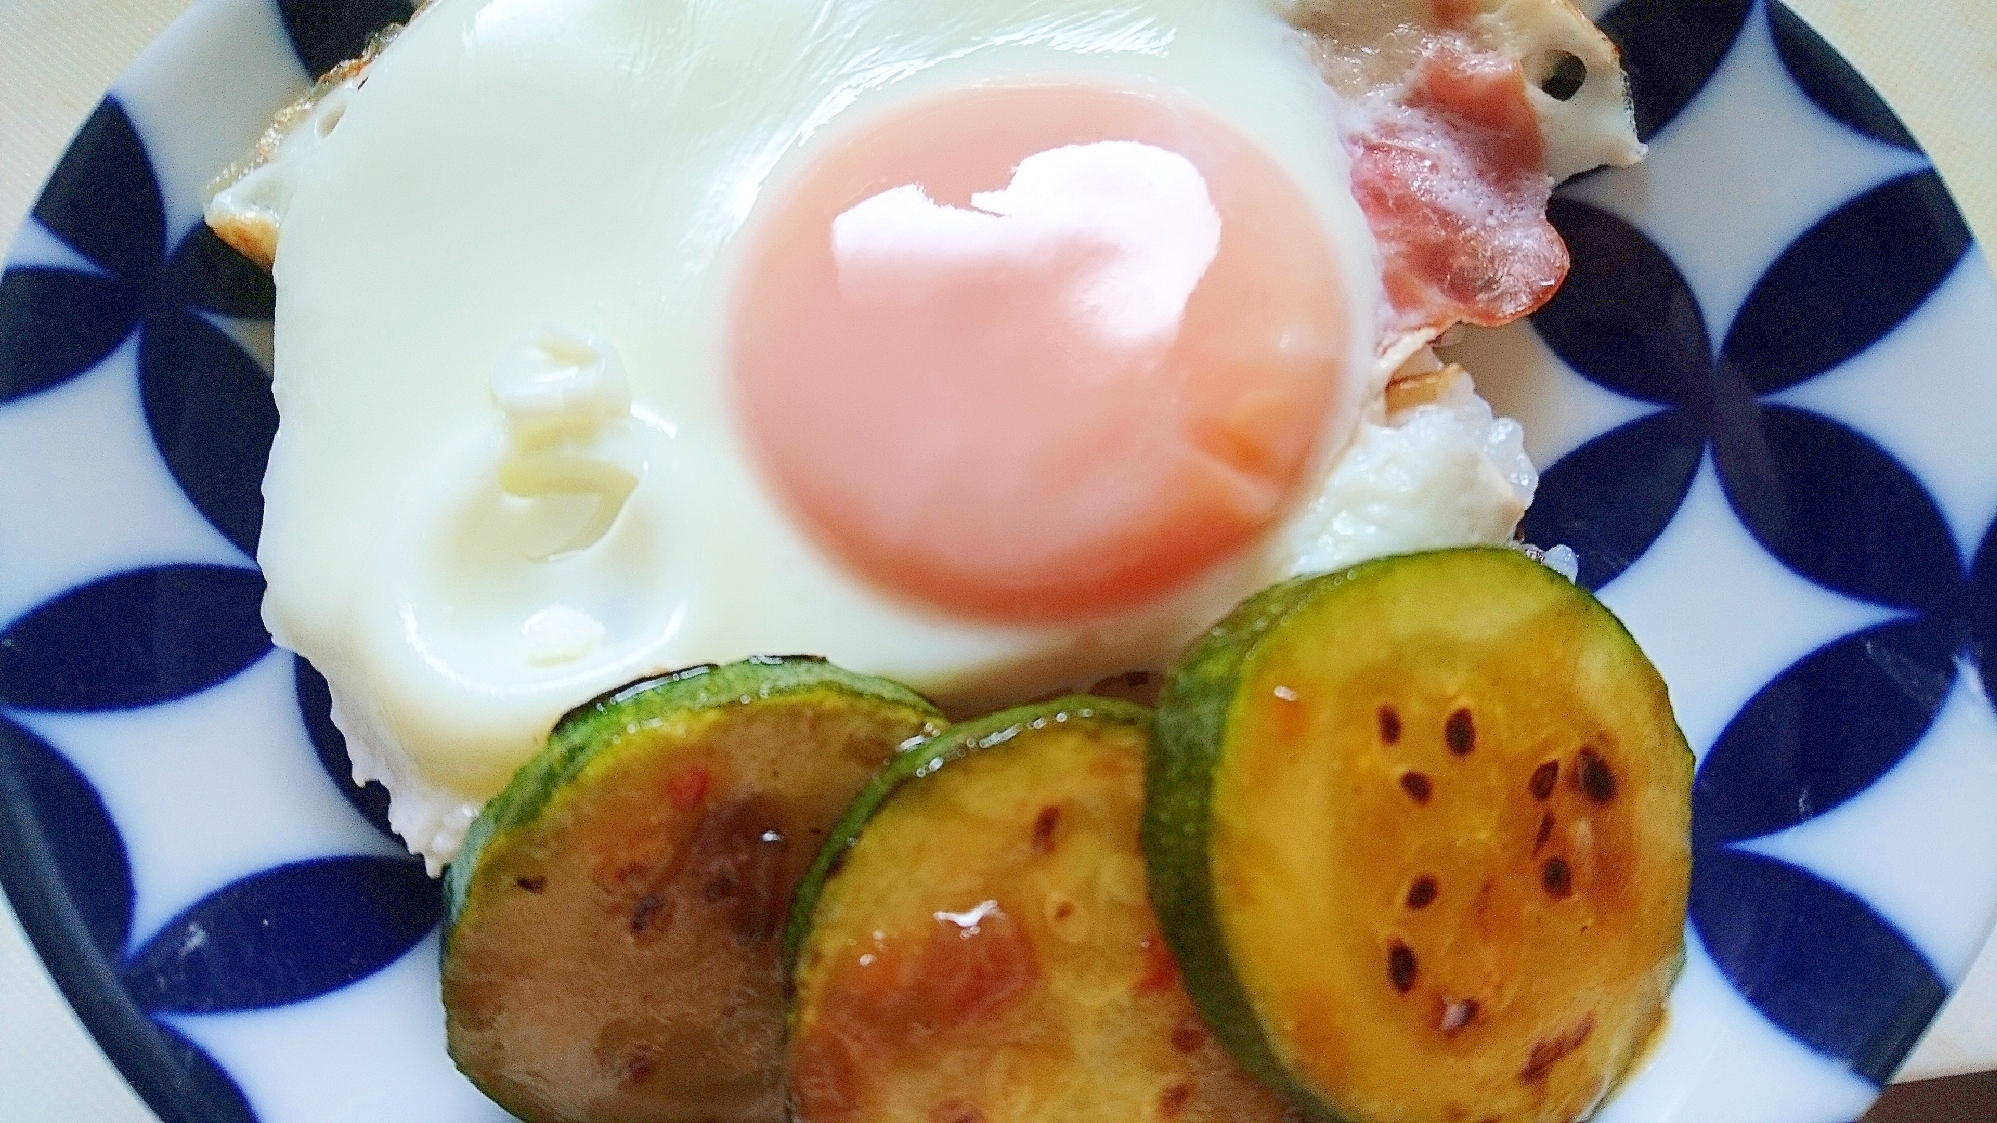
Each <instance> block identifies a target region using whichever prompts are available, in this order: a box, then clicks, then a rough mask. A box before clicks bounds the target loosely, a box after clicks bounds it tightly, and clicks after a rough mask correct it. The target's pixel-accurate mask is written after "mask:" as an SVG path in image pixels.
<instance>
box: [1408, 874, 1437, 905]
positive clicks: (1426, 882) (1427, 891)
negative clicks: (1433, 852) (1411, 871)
mask: <svg viewBox="0 0 1997 1123" xmlns="http://www.w3.org/2000/svg"><path fill="white" fill-rule="evenodd" d="M1435 894H1436V887H1435V879H1434V878H1433V877H1430V876H1429V875H1427V874H1423V875H1421V876H1420V877H1418V878H1415V883H1414V884H1413V885H1410V886H1408V907H1409V908H1411V909H1425V908H1427V907H1428V906H1429V905H1431V904H1433V903H1434V902H1435Z"/></svg>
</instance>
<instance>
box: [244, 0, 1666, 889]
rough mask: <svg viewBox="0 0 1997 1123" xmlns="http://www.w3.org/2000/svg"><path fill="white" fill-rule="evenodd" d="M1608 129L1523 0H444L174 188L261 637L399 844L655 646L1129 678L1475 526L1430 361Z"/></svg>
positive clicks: (1486, 461)
mask: <svg viewBox="0 0 1997 1123" xmlns="http://www.w3.org/2000/svg"><path fill="white" fill-rule="evenodd" d="M1568 60H1573V62H1574V63H1578V64H1579V65H1580V66H1581V68H1582V74H1583V75H1584V77H1583V78H1581V79H1579V80H1578V85H1576V80H1574V79H1573V78H1572V74H1571V69H1572V68H1571V65H1570V64H1569V62H1568ZM1563 67H1565V68H1566V69H1564V70H1563V69H1561V68H1563ZM1480 68H1481V69H1480ZM1555 70H1559V71H1560V74H1561V75H1565V77H1560V80H1559V81H1558V82H1553V81H1549V82H1548V84H1547V86H1546V89H1545V90H1543V89H1541V88H1540V87H1538V86H1536V85H1533V84H1532V82H1531V81H1528V79H1533V80H1538V79H1540V78H1542V77H1545V74H1541V73H1535V72H1536V71H1543V72H1546V74H1552V73H1553V71H1555ZM1480 83H1481V85H1480ZM1494 83H1495V84H1494ZM1563 86H1572V87H1574V88H1571V89H1569V88H1563ZM1494 90H1495V91H1497V93H1495V94H1494V93H1493V92H1492V91H1494ZM1548 90H1551V91H1552V92H1553V93H1555V94H1562V95H1564V96H1563V97H1554V96H1552V95H1551V94H1549V93H1548V92H1547V91H1548ZM1507 114H1509V116H1507ZM1639 152H1640V147H1639V146H1637V144H1636V141H1635V137H1634V135H1633V133H1631V131H1630V127H1629V121H1628V110H1627V106H1626V103H1625V100H1624V95H1623V83H1622V78H1621V75H1620V72H1619V71H1618V70H1617V69H1616V65H1615V61H1614V55H1613V51H1612V49H1611V48H1609V46H1608V44H1607V42H1606V40H1603V39H1602V38H1601V37H1600V35H1599V33H1597V32H1595V30H1594V29H1593V28H1592V27H1591V26H1589V25H1588V24H1587V22H1586V21H1585V19H1582V18H1581V17H1580V16H1578V15H1577V14H1575V13H1574V11H1573V9H1572V8H1570V7H1568V6H1567V5H1566V4H1565V3H1564V2H1562V0H1502V2H1499V0H1488V2H1486V3H1483V4H1481V5H1480V4H1477V3H1472V2H1469V0H1437V2H1436V4H1435V5H1434V6H1433V7H1431V5H1430V4H1429V3H1428V2H1427V0H1366V2H1363V3H1353V4H1330V3H1320V4H1315V5H1312V4H1294V5H1293V4H1282V3H1275V4H1272V3H1270V2H1269V0H1115V2H1112V3H1105V2H1103V0H960V2H958V3H953V4H949V5H937V4H934V3H929V2H927V0H753V2H749V0H435V2H434V3H432V4H430V5H429V6H427V7H426V8H424V9H423V10H422V11H421V12H420V13H419V15H418V16H417V18H415V19H414V20H413V21H412V22H411V24H410V26H409V27H408V28H407V29H406V30H404V31H402V32H401V33H400V34H399V35H398V36H397V37H395V38H394V39H393V41H392V42H388V43H386V44H385V45H384V46H382V47H381V48H380V49H379V50H378V51H376V52H371V53H370V55H369V56H368V57H367V58H365V59H362V60H357V61H356V62H355V63H353V64H350V65H348V66H346V67H343V68H342V69H340V70H337V71H336V72H335V73H334V74H333V75H330V76H329V78H328V79H327V81H326V82H324V83H322V85H321V87H320V89H319V90H317V91H316V92H315V95H314V96H313V97H312V98H311V99H309V100H308V101H307V102H304V103H301V105H300V106H299V107H298V108H297V109H295V110H294V111H291V112H290V113H288V114H287V115H285V116H284V117H282V118H280V120H279V121H278V122H277V124H276V125H275V126H274V128H273V130H272V133H271V135H270V136H269V137H267V138H266V140H265V142H264V143H263V144H262V145H261V146H260V148H259V152H258V153H257V155H256V156H255V157H254V158H253V159H252V161H251V162H250V164H249V165H248V166H247V167H246V169H244V170H242V171H239V172H238V173H236V174H233V175H232V176H231V177H229V179H228V181H227V184H226V186H225V189H224V190H222V191H221V192H220V193H219V194H218V195H217V196H216V197H215V199H214V201H213V203H212V204H211V207H210V212H209V213H210V221H211V223H213V224H214V225H215V226H216V228H217V229H218V231H221V232H222V233H223V234H224V235H225V236H228V237H229V238H230V240H231V241H232V242H233V243H235V244H237V245H239V246H242V247H243V248H245V249H246V250H247V251H248V252H251V253H253V254H260V255H262V256H265V257H266V258H271V259H274V260H273V272H274V276H275V279H276V283H277V294H278V297H277V313H276V371H275V392H276V396H277V403H278V409H279V414H280V418H281V422H280V427H279V430H278V434H277V439H276V442H275V444H274V445H273V447H272V450H271V457H270V462H269V467H268V471H267V475H266V478H265V484H264V490H265V497H266V515H265V522H264V530H263V537H262V540H261V543H260V545H259V549H258V562H259V564H260V565H261V566H262V567H263V570H264V573H265V576H266V579H267V581H268V593H267V596H266V600H265V604H264V615H265V621H266V623H267V625H268V626H269V627H270V629H271V632H272V634H273V636H274V637H276V639H277V640H278V642H280V643H281V644H283V645H284V646H286V647H288V648H291V649H293V650H295V651H297V652H299V653H301V654H303V655H304V656H306V657H307V658H308V659H310V660H311V661H312V662H313V663H314V665H315V666H317V667H318V668H319V669H320V670H321V671H322V672H323V673H324V674H325V675H326V677H327V679H328V681H329V682H330V683H331V685H332V690H333V697H334V707H335V708H334V718H335V721H336V722H337V723H338V724H339V726H340V728H341V729H342V730H343V731H344V732H345V733H346V735H347V737H348V740H349V747H350V751H351V753H352V755H353V758H354V762H355V770H356V775H357V777H359V778H362V779H369V778H374V779H380V780H382V781H384V782H385V783H386V784H387V786H388V787H389V789H390V791H391V793H392V806H391V809H390V818H391V821H392V823H393V824H394V826H395V827H396V829H397V830H398V831H399V832H400V833H401V834H402V835H403V837H404V838H405V839H406V840H407V841H408V842H409V844H410V846H411V848H412V849H413V850H415V851H417V852H419V853H422V854H424V855H425V856H426V857H427V858H429V859H430V861H431V862H432V865H433V868H434V867H435V866H436V865H437V864H439V863H441V862H443V861H446V860H448V859H449V857H450V856H451V855H452V854H453V853H454V852H455V851H456V849H457V847H458V844H459V842H460V840H461V839H462V835H463V831H464V829H465V827H466V826H467V825H468V824H469V822H470V820H471V818H472V817H473V816H475V814H476V813H477V810H478V809H479V807H480V806H481V805H482V803H483V802H484V800H486V799H487V798H489V797H490V796H492V795H493V794H495V793H496V792H497V791H498V790H499V789H500V788H501V787H502V786H503V785H504V784H505V782H506V781H507V779H508V778H509V777H510V776H511V774H512V772H513V771H514V769H515V768H516V767H517V766H518V765H519V764H521V763H522V762H523V761H524V760H525V759H526V758H527V757H528V756H530V755H531V754H532V753H533V752H534V751H535V750H536V749H537V748H538V747H539V746H540V744H541V743H542V742H543V740H544V739H545V737H546V735H547V733H548V730H549V729H550V727H551V726H552V725H553V723H554V721H555V720H556V719H557V718H558V717H559V716H560V715H561V714H562V713H563V712H565V711H566V710H568V709H570V708H571V707H574V706H576V705H578V704H580V703H582V702H584V701H585V700H587V699H589V698H590V697H592V696H594V695H596V694H598V693H600V692H602V691H604V690H607V689H611V688H614V687H616V686H618V685H620V684H623V683H626V682H629V681H631V680H634V679H637V678H639V677H642V676H644V675H647V674H651V673H655V672H658V671H661V670H664V669H668V668H674V667H679V666H685V665H689V664H694V663H701V662H719V661H726V660H732V659H736V658H740V657H743V656H746V655H750V654H756V653H791V652H809V653H813V654H819V655H824V656H826V657H828V658H830V659H832V660H834V661H836V662H839V663H841V664H844V665H846V666H849V667H852V668H855V669H858V670H862V671H866V672H870V673H875V674H881V675H886V676H889V677H892V678H896V679H899V680H902V681H904V682H907V683H909V684H911V685H913V686H915V687H916V688H918V689H920V690H923V691H925V692H927V693H929V694H931V695H932V696H933V697H935V698H937V699H938V700H939V701H940V702H941V703H942V704H943V705H945V707H946V708H950V709H954V710H957V711H959V712H971V711H975V710H979V709H984V708H989V707H993V706H997V705H1001V704H1004V703H1007V702H1010V701H1015V700H1019V699H1023V698H1027V697H1032V696H1035V695H1038V694H1042V693H1045V692H1048V691H1050V690H1055V689H1061V688H1068V687H1074V686H1078V685H1084V686H1085V685H1087V684H1088V683H1090V682H1092V681H1094V680H1096V679H1098V678H1101V677H1103V676H1105V675H1108V674H1112V673H1115V672H1120V671H1125V670H1129V669H1132V668H1156V667H1161V666H1163V665H1164V664H1166V663H1168V662H1169V661H1170V660H1171V659H1172V657H1173V656H1174V655H1175V654H1176V653H1177V651H1178V650H1179V649H1180V648H1181V647H1182V646H1183V644H1184V643H1185V642H1186V641H1187V640H1188V639H1189V638H1190V637H1191V636H1193V635H1195V634H1197V633H1198V632H1199V631H1200V630H1201V629H1203V628H1204V627H1206V626H1207V625H1208V624H1209V623H1210V622H1211V621H1213V620H1214V619H1217V618H1218V617H1219V616H1221V615H1222V614H1224V612H1225V611H1226V610H1227V609H1228V608H1229V607H1230V606H1231V605H1232V604H1234V603H1235V602H1236V601H1238V600H1239V599H1241V598H1242V597H1243V596H1245V595H1247V594H1249V593H1251V592H1253V591H1255V590H1256V589H1258V588H1260V587H1262V586H1264V585H1266V584H1268V583H1270V582H1271V581H1273V580H1276V579H1279V578H1281V577H1283V576H1286V575H1288V574H1290V573H1293V572H1302V571H1308V570H1310V569H1312V568H1316V567H1323V566H1327V565H1331V564H1348V563H1350V562H1352V561H1356V560H1360V559H1362V558H1363V557H1368V556H1375V555H1377V554H1382V553H1390V552H1395V551H1399V550H1406V549H1413V548H1421V547H1427V546H1439V545H1450V544H1463V543H1469V542H1491V541H1503V540H1505V539H1506V538H1508V537H1509V536H1510V534H1511V532H1512V529H1513V527H1514V526H1515V525H1516V523H1517V520H1518V518H1519V516H1520V514H1521V513H1522V512H1523V510H1524V507H1525V504H1526V503H1527V502H1529V501H1530V498H1531V490H1532V487H1533V474H1532V469H1531V465H1530V464H1529V463H1527V462H1526V461H1525V459H1524V456H1523V453H1522V452H1520V451H1519V448H1518V441H1517V434H1516V426H1515V425H1512V424H1511V423H1509V422H1504V421H1500V420H1495V419H1492V418H1491V417H1490V414H1489V410H1488V408H1484V407H1483V406H1482V403H1481V402H1480V401H1478V400H1477V399H1475V397H1474V395H1473V394H1472V393H1471V391H1470V389H1469V383H1468V381H1467V379H1465V378H1463V377H1462V376H1461V375H1460V373H1458V372H1455V371H1453V370H1448V371H1439V370H1437V369H1436V368H1437V367H1438V366H1439V364H1436V363H1435V362H1434V361H1433V359H1432V356H1431V355H1430V354H1429V353H1428V352H1427V351H1426V349H1425V348H1426V345H1427V344H1428V343H1429V342H1431V341H1432V340H1433V339H1434V338H1435V337H1436V335H1437V334H1438V333H1439V332H1441V331H1443V330H1444V329H1446V328H1448V327H1449V326H1450V325H1451V324H1454V323H1456V322H1459V321H1463V320H1469V321H1472V322H1496V320H1498V319H1503V318H1507V317H1511V316H1515V315H1517V314H1520V313H1521V310H1522V308H1523V307H1524V306H1528V305H1530V304H1532V303H1534V302H1536V300H1540V299H1544V297H1545V295H1546V294H1548V293H1550V292H1551V286H1552V284H1554V283H1557V281H1558V279H1559V272H1560V271H1561V270H1562V269H1564V256H1562V257H1560V258H1559V259H1558V261H1553V260H1551V259H1550V258H1549V257H1548V256H1547V254H1548V253H1549V252H1550V251H1547V250H1546V243H1545V238H1544V237H1540V238H1539V240H1538V241H1537V242H1535V241H1534V237H1535V235H1534V233H1533V231H1532V230H1527V231H1526V233H1525V234H1523V235H1520V234H1519V233H1518V232H1519V231H1520V230H1521V229H1524V228H1526V227H1528V226H1530V224H1531V223H1532V222H1533V221H1539V222H1541V223H1542V224H1543V217H1541V216H1538V215H1534V214H1526V215H1524V216H1523V217H1520V216H1519V215H1516V214H1514V213H1513V212H1515V211H1518V210H1520V209H1521V204H1520V203H1519V198H1520V197H1521V196H1520V193H1519V192H1518V191H1514V190H1510V189H1509V185H1513V184H1514V181H1515V182H1516V184H1523V185H1524V196H1523V197H1524V198H1525V200H1526V201H1525V203H1524V204H1523V209H1524V210H1526V211H1533V210H1535V209H1543V206H1544V201H1545V196H1544V190H1545V188H1546V187H1547V185H1549V184H1550V182H1551V178H1550V177H1551V175H1553V174H1565V173H1566V172H1570V171H1575V170H1579V169H1580V168H1583V167H1589V166H1593V165H1595V164H1598V163H1602V162H1627V161H1628V160H1630V159H1633V158H1635V156H1636V155H1637V154H1638V153H1639ZM1410 153H1412V155H1409V154H1410ZM1459 163H1460V164H1461V167H1460V168H1458V167H1456V165H1457V164H1459ZM1534 191H1537V192H1538V194H1537V196H1536V197H1535V196H1534V195H1533V192H1534ZM1410 200H1412V204H1410V203H1409V201H1410ZM1437 229H1441V230H1443V231H1444V232H1445V233H1446V235H1447V237H1446V238H1441V237H1440V236H1438V235H1436V234H1435V233H1434V231H1435V230H1437ZM1548 229H1549V230H1550V228H1548ZM1553 244H1554V245H1555V246H1557V238H1555V239H1553ZM1465 247H1468V249H1467V251H1466V250H1465ZM1465 252H1468V253H1469V254H1470V255H1471V256H1470V257H1469V258H1465V257H1464V256H1463V254H1464V253H1465ZM1563 252H1564V251H1563ZM1535 255H1537V256H1535ZM1466 260H1468V261H1471V262H1472V264H1474V265H1476V267H1477V268H1478V269H1481V270H1483V272H1480V273H1478V274H1477V275H1476V276H1473V277H1469V279H1468V280H1466V279H1465V272H1464V270H1465V265H1464V262H1465V261H1466ZM1519 261H1525V262H1526V263H1527V264H1526V266H1524V267H1520V266H1517V264H1516V263H1517V262H1519ZM1549 276H1550V277H1551V279H1550V280H1549V279H1548V277H1549ZM1397 373H1398V374H1399V375H1400V376H1401V377H1402V379H1403V381H1404V384H1413V382H1425V383H1427V384H1429V386H1430V390H1429V391H1428V392H1426V393H1424V394H1415V395H1414V396H1413V397H1411V398H1410V397H1408V396H1407V395H1403V398H1404V399H1406V400H1403V401H1400V402H1398V403H1396V402H1392V401H1390V400H1389V397H1388V395H1386V394H1385V393H1384V391H1385V390H1386V387H1387V384H1388V382H1389V380H1390V379H1391V378H1393V377H1394V376H1396V374H1397ZM1415 376H1419V378H1415ZM1410 380H1412V381H1410ZM1480 411H1481V412H1480Z"/></svg>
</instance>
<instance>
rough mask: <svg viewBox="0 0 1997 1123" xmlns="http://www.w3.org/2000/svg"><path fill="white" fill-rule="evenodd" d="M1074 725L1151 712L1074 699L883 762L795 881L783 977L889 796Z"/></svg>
mask: <svg viewBox="0 0 1997 1123" xmlns="http://www.w3.org/2000/svg"><path fill="white" fill-rule="evenodd" d="M1074 720H1095V721H1110V722H1120V723H1123V724H1126V725H1132V726H1137V727H1139V728H1149V726H1150V724H1151V711H1150V710H1148V709H1146V708H1144V707H1143V706H1139V705H1137V704H1136V703H1134V702H1123V701H1118V700H1116V699H1112V698H1095V697H1090V696H1088V695H1082V694H1073V695H1069V696H1067V697H1064V698H1057V699H1054V700H1053V701H1050V702H1032V703H1028V704H1026V705H1023V706H1014V707H1012V708H1011V709H1006V710H1000V711H999V712H997V713H994V714H989V715H986V716H985V717H981V718H974V719H972V720H970V721H964V722H959V723H958V724H956V725H953V726H950V727H949V728H948V729H945V730H944V731H943V732H941V733H939V734H937V735H936V736H934V737H931V738H929V739H928V740H926V741H923V742H922V743H920V744H918V745H914V746H912V747H910V748H909V749H908V750H907V751H905V752H903V753H901V754H900V755H898V756H897V757H895V759H894V760H892V761H890V762H888V765H887V767H885V768H883V769H881V771H880V774H879V775H877V776H876V777H874V779H873V782H871V783H869V784H868V785H867V786H866V787H865V788H863V789H861V791H860V794H859V795H858V796H856V797H855V798H854V800H853V803H852V806H851V807H850V808H848V809H847V811H846V814H845V815H843V816H841V817H840V819H839V822H838V824H837V825H836V826H834V827H833V828H832V830H831V832H830V833H829V834H828V835H827V836H826V839H825V845H824V846H823V847H822V848H821V849H820V850H819V851H818V856H817V857H816V858H815V859H813V860H812V863H811V865H810V866H809V867H808V868H807V869H806V870H805V874H804V878H803V880H801V881H799V882H798V886H797V893H796V895H795V896H793V897H792V898H791V910H790V916H789V917H788V918H787V920H786V922H785V924H784V944H783V962H784V975H785V978H786V979H791V978H793V977H794V976H795V974H796V969H797V963H798V957H799V956H800V955H801V954H803V951H804V946H805V943H806V942H807V941H808V940H809V939H810V937H811V917H812V913H813V911H814V910H815V909H816V908H817V907H818V898H819V896H820V895H821V894H822V893H824V891H825V883H826V881H827V879H829V878H831V877H832V876H833V875H834V874H836V873H837V872H838V868H839V863H840V861H841V859H842V858H843V857H844V855H845V853H846V851H847V850H848V849H850V848H851V847H852V845H853V843H854V842H855V841H856V840H858V839H859V837H860V834H861V832H862V831H864V830H866V828H867V823H868V822H869V821H870V820H872V819H873V817H874V813H875V812H877V811H879V810H880V809H881V805H882V804H884V803H886V802H887V801H888V797H890V796H892V795H894V793H895V791H896V790H897V789H899V788H900V787H901V786H902V785H903V784H906V783H908V782H909V781H911V780H918V779H921V778H922V777H924V776H928V775H930V774H932V773H934V772H935V771H936V770H937V769H939V768H943V767H945V766H947V765H948V764H949V763H950V762H951V761H955V760H961V759H963V758H964V757H966V756H969V755H970V754H972V753H975V752H977V751H979V750H981V749H989V748H992V747H994V746H996V745H1002V744H1004V743H1005V742H1007V741H1010V740H1012V739H1013V738H1014V737H1016V736H1018V735H1019V734H1020V733H1021V732H1023V731H1025V730H1027V729H1031V728H1034V727H1035V726H1036V725H1038V724H1045V723H1048V722H1067V721H1074Z"/></svg>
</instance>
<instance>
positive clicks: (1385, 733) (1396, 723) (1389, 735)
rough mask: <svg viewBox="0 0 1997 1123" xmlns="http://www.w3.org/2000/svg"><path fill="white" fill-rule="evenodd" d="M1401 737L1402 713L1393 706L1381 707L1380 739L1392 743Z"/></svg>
mask: <svg viewBox="0 0 1997 1123" xmlns="http://www.w3.org/2000/svg"><path fill="white" fill-rule="evenodd" d="M1400 739H1401V713H1400V711H1399V710H1396V709H1395V708H1394V707H1392V706H1381V707H1380V740H1382V741H1385V742H1386V743H1387V744H1389V745H1391V744H1394V743H1395V742H1397V741H1399V740H1400Z"/></svg>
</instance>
